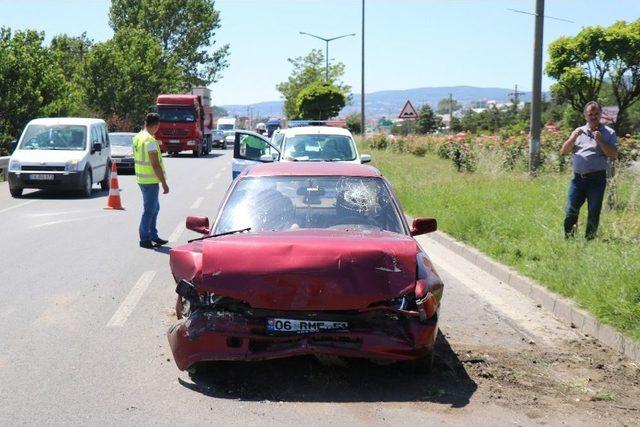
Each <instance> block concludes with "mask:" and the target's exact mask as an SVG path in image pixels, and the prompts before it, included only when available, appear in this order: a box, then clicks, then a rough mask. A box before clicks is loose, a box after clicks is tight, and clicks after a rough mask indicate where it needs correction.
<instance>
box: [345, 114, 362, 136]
mask: <svg viewBox="0 0 640 427" xmlns="http://www.w3.org/2000/svg"><path fill="white" fill-rule="evenodd" d="M361 122H362V116H361V115H360V114H358V113H353V114H349V115H348V116H347V129H349V132H351V133H362V123H361Z"/></svg>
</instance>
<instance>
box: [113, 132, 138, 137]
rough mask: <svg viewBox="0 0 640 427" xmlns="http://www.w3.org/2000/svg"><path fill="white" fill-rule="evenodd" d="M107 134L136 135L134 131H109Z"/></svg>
mask: <svg viewBox="0 0 640 427" xmlns="http://www.w3.org/2000/svg"><path fill="white" fill-rule="evenodd" d="M109 135H124V136H130V135H136V133H135V132H109Z"/></svg>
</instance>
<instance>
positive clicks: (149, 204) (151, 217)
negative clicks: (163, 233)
mask: <svg viewBox="0 0 640 427" xmlns="http://www.w3.org/2000/svg"><path fill="white" fill-rule="evenodd" d="M138 185H139V186H140V190H141V191H142V206H143V208H142V209H143V210H142V218H141V219H140V229H139V231H140V240H153V239H157V238H158V230H157V228H156V221H157V219H158V212H160V200H159V198H158V195H159V194H160V185H159V184H138Z"/></svg>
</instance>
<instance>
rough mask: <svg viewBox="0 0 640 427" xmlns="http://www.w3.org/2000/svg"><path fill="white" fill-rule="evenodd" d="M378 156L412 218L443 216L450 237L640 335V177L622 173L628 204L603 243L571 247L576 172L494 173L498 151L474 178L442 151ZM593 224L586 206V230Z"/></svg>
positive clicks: (602, 232)
mask: <svg viewBox="0 0 640 427" xmlns="http://www.w3.org/2000/svg"><path fill="white" fill-rule="evenodd" d="M361 151H363V152H370V151H371V150H370V149H368V148H363V149H362V150H361ZM372 156H373V164H374V166H376V167H377V168H378V169H380V171H381V172H382V173H383V174H384V175H385V176H386V177H387V179H388V180H389V181H390V182H391V183H392V185H393V187H394V189H395V191H396V192H397V194H398V196H399V198H400V200H401V202H402V204H403V207H404V209H405V211H406V212H407V213H408V214H409V215H411V216H431V217H435V218H436V219H437V220H438V226H439V228H440V229H441V230H443V231H444V232H446V233H448V234H450V235H452V236H454V237H455V238H457V239H459V240H462V241H464V242H466V243H468V244H470V245H472V246H475V247H476V248H478V249H479V250H481V251H482V252H484V253H486V254H488V255H490V256H491V257H493V258H494V259H496V260H498V261H500V262H502V263H504V264H507V265H509V266H511V267H513V268H514V269H516V270H517V271H519V272H521V273H522V274H524V275H526V276H529V277H531V278H533V279H535V280H536V281H538V282H539V283H541V284H544V285H546V286H547V287H549V288H550V289H552V290H553V291H555V292H557V293H559V294H562V295H564V296H567V297H570V298H572V299H573V300H574V301H576V302H577V303H578V305H579V306H581V307H583V308H586V309H587V310H589V311H590V312H591V313H593V314H594V315H595V316H596V317H597V318H598V319H600V320H601V321H603V322H606V323H608V324H610V325H612V326H614V327H615V328H617V329H618V330H620V331H622V332H624V333H625V334H627V335H629V336H631V337H633V338H635V339H640V178H639V177H638V175H634V174H633V173H632V172H630V171H622V172H620V173H619V175H618V178H617V180H618V181H617V182H618V197H617V199H618V204H619V208H618V209H616V210H608V209H607V208H606V207H605V208H604V209H603V212H602V216H601V219H600V229H599V238H598V239H596V240H594V241H586V240H584V238H582V237H578V238H576V239H575V240H570V241H566V240H565V239H564V238H563V231H562V222H563V219H564V212H563V205H564V202H565V198H566V192H567V189H568V183H569V179H570V175H569V174H568V173H565V174H554V173H549V174H545V175H542V176H540V177H538V178H536V179H531V178H529V177H528V176H527V175H526V174H525V173H522V172H505V171H502V170H500V168H498V167H495V165H496V164H499V163H498V160H499V159H492V158H491V155H490V154H488V155H487V156H485V157H483V158H480V159H479V163H478V169H477V171H476V172H475V173H458V172H456V171H455V169H454V167H453V165H452V164H451V162H449V161H446V160H442V159H440V158H438V157H436V156H433V155H427V156H426V157H416V156H413V155H409V154H397V153H393V152H390V151H384V150H380V151H379V150H374V151H373V153H372ZM606 197H607V196H606V195H605V199H606ZM585 223H586V204H585V206H584V207H583V208H582V211H581V215H580V221H579V230H580V233H581V234H583V233H584V225H585Z"/></svg>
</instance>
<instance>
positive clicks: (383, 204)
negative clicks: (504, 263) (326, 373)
mask: <svg viewBox="0 0 640 427" xmlns="http://www.w3.org/2000/svg"><path fill="white" fill-rule="evenodd" d="M187 228H188V229H190V230H193V231H196V232H198V233H202V234H204V237H201V238H199V239H195V240H194V241H191V242H190V243H189V244H187V245H184V246H180V247H176V248H174V249H172V250H171V253H170V264H171V271H172V273H173V276H174V279H175V280H176V283H177V287H176V292H177V294H178V298H177V303H176V312H177V314H178V322H177V323H176V324H175V325H173V326H172V327H171V328H170V329H169V331H168V338H169V343H170V346H171V350H172V352H173V356H174V360H175V361H176V364H177V366H178V368H179V369H181V370H189V371H190V372H193V371H195V369H196V368H197V367H198V364H199V363H200V362H209V361H222V360H237V361H240V360H244V361H251V360H264V359H273V358H281V357H289V356H296V355H308V354H312V355H316V356H318V357H320V358H322V357H323V356H325V357H334V358H335V357H337V358H367V359H371V360H374V361H378V362H380V361H383V362H388V361H414V362H413V363H416V362H415V361H417V362H418V363H424V365H425V366H428V365H430V363H431V360H432V354H433V353H432V350H433V347H434V344H435V341H436V335H437V332H438V313H439V309H440V301H441V298H442V292H443V283H442V281H441V280H440V278H439V277H438V275H437V273H436V271H435V270H434V268H433V265H432V264H431V262H430V260H429V258H428V256H427V254H426V253H425V252H424V251H423V250H422V248H421V247H420V245H419V244H418V243H417V242H416V240H415V239H414V238H413V237H412V236H415V235H418V234H424V233H428V232H431V231H434V230H436V221H435V219H433V218H415V219H414V220H413V222H412V225H411V226H409V224H408V223H407V221H406V219H405V217H404V215H403V213H402V209H401V206H400V204H399V202H398V200H397V198H396V197H395V195H394V193H393V191H392V189H391V187H390V185H389V183H388V182H387V181H386V180H385V179H384V178H383V177H382V175H381V174H380V172H378V171H377V170H376V169H375V168H372V167H369V166H363V165H357V164H345V163H330V164H327V163H322V164H321V163H308V162H305V163H293V162H287V163H284V162H283V163H280V162H278V163H270V164H262V165H258V166H256V167H253V168H250V169H247V170H245V171H243V172H242V174H241V175H240V176H239V177H238V179H236V180H235V181H234V182H233V183H232V185H231V187H230V188H229V190H228V192H227V194H226V196H225V199H224V201H223V202H222V205H221V207H220V209H219V212H218V216H217V218H216V220H215V221H214V224H213V226H210V225H209V220H208V218H206V217H194V216H190V217H188V218H187Z"/></svg>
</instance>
